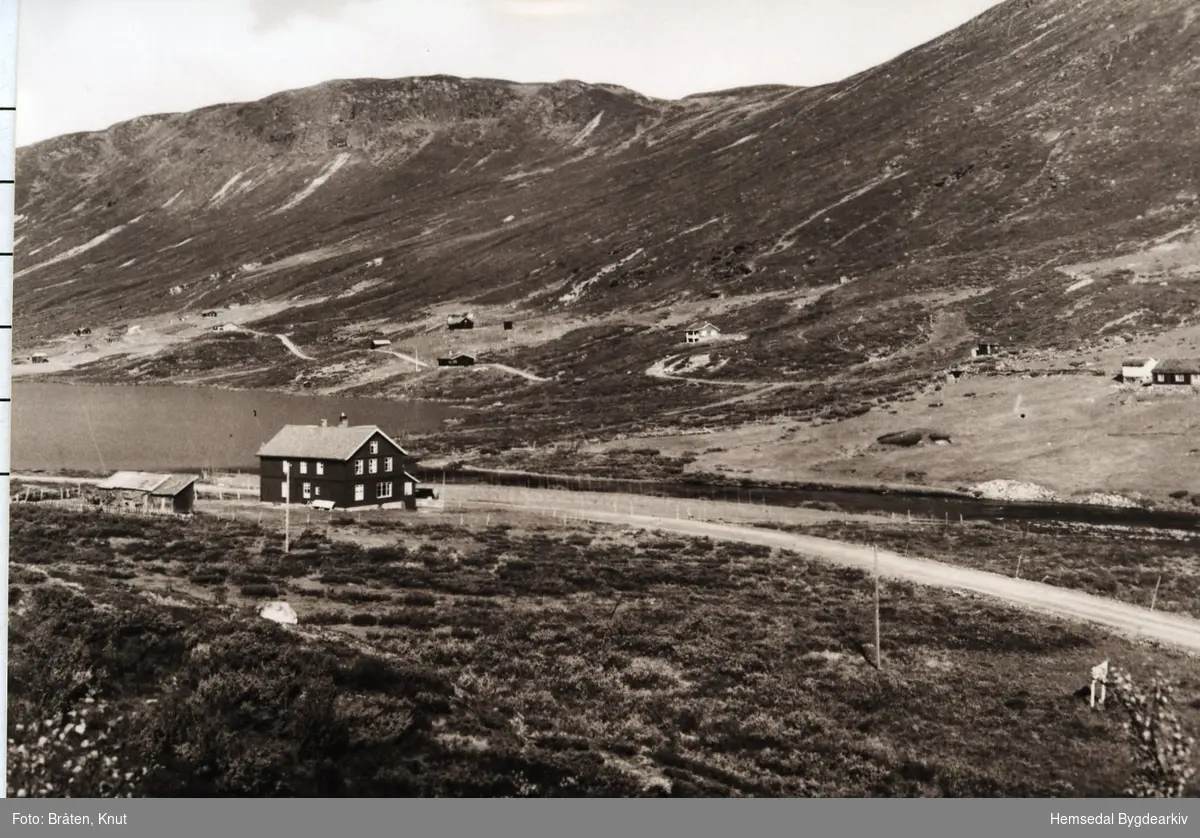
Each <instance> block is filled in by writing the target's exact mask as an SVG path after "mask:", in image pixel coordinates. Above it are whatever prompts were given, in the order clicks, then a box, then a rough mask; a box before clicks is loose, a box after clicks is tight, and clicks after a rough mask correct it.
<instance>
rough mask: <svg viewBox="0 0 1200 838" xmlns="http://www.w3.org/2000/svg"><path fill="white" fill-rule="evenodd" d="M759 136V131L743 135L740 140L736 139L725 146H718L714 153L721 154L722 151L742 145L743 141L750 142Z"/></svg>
mask: <svg viewBox="0 0 1200 838" xmlns="http://www.w3.org/2000/svg"><path fill="white" fill-rule="evenodd" d="M757 136H758V134H757V132H756V133H754V134H747V135H746V136H744V137H742V138H741V139H740V140H734V141H733V142H731V143H730V144H729V145H727V146H725V147H723V148H718V149H717V150H716V151H714V152H713V154H720V153H721V152H722V151H729V149H731V148H736V147H737V146H740V145H741V144H742V143H748V142H750V141H751V140H753V139H754V138H755V137H757Z"/></svg>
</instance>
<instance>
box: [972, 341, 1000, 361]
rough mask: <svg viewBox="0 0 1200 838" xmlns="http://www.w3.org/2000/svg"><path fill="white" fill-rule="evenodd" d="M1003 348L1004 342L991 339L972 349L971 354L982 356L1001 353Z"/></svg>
mask: <svg viewBox="0 0 1200 838" xmlns="http://www.w3.org/2000/svg"><path fill="white" fill-rule="evenodd" d="M1003 349H1004V346H1003V345H1002V344H999V343H996V342H995V341H990V340H989V341H984V342H982V343H980V344H978V345H976V347H975V348H974V349H973V350H972V351H971V354H972V355H974V356H975V357H976V358H980V357H983V356H984V355H999V354H1000V352H1001V351H1002V350H1003Z"/></svg>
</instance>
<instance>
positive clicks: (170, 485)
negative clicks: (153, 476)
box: [150, 474, 200, 498]
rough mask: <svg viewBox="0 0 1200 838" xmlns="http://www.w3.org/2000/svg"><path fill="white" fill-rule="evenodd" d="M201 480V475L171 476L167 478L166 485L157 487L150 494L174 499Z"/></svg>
mask: <svg viewBox="0 0 1200 838" xmlns="http://www.w3.org/2000/svg"><path fill="white" fill-rule="evenodd" d="M199 479H200V477H199V475H195V474H171V475H168V476H167V481H166V482H165V483H162V484H161V485H159V486H156V487H155V488H154V490H153V491H152V492H151V493H150V494H151V495H154V496H156V497H169V498H173V497H175V496H176V495H177V494H179V493H180V492H182V491H183V490H184V489H186V488H187V487H188V486H191V485H192V484H193V483H195V482H196V481H197V480H199Z"/></svg>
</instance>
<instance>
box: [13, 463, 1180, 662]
mask: <svg viewBox="0 0 1200 838" xmlns="http://www.w3.org/2000/svg"><path fill="white" fill-rule="evenodd" d="M14 479H28V480H34V481H37V482H47V483H58V482H62V483H68V482H69V483H90V482H93V481H91V480H79V479H77V478H63V477H50V476H45V477H43V476H40V475H27V476H21V475H14ZM197 488H198V489H201V490H202V491H207V493H209V494H211V493H215V491H216V487H208V486H197ZM440 491H441V493H443V498H444V503H445V507H444V508H445V510H446V511H451V510H457V511H462V510H465V509H471V508H474V509H479V508H481V507H486V506H491V507H493V508H501V509H513V510H523V511H530V510H536V511H538V512H540V513H541V514H544V515H552V516H555V517H563V518H574V519H577V520H586V521H594V522H597V523H606V524H616V525H622V526H630V527H636V528H641V529H650V530H658V531H661V532H672V533H678V534H680V535H688V536H696V537H708V538H712V539H716V540H720V541H737V542H741V543H744V544H761V545H765V546H768V547H775V548H779V549H782V550H791V551H794V552H797V553H801V554H804V555H806V556H811V557H814V558H817V559H822V560H824V561H829V562H834V563H836V564H841V565H846V566H849V567H857V568H862V569H866V570H870V569H871V567H872V566H873V563H874V559H875V554H874V552H873V551H872V550H871V549H870V548H868V547H862V546H858V545H854V544H847V543H844V542H840V541H834V540H832V539H827V538H818V537H816V536H805V535H794V534H791V533H785V532H780V531H777V530H769V529H759V528H757V527H753V526H741V525H737V524H728V523H724V522H723V521H712V520H702V519H700V518H694V517H692V516H693V515H700V516H704V517H708V518H714V517H718V516H720V517H722V518H731V517H736V518H738V519H741V520H745V521H748V522H751V521H763V522H770V521H775V520H778V521H780V522H781V523H800V522H802V521H808V522H810V523H815V522H818V521H822V520H830V519H843V520H844V519H854V518H860V517H867V516H857V515H847V514H845V513H834V512H825V511H820V510H812V509H782V508H778V507H770V506H765V507H764V506H760V505H757V504H751V503H745V504H732V503H713V502H708V501H686V500H676V499H669V498H656V497H635V496H632V495H616V494H606V493H586V492H584V493H575V492H564V491H556V490H548V489H546V490H542V489H535V490H523V489H509V488H498V487H491V486H485V485H475V484H465V485H463V484H459V485H450V486H445V487H440ZM223 493H228V494H229V495H237V496H238V497H240V493H238V492H237V491H236V490H230V489H226V490H224V492H223ZM231 502H232V501H231ZM626 504H628V509H629V510H630V511H628V512H625V511H622V510H623V509H625V508H626ZM255 506H257V504H255ZM672 509H674V510H675V514H676V516H677V517H669V512H670V510H672ZM635 510H642V511H643V512H646V511H650V512H657V513H660V514H638V513H637V512H636V511H635ZM661 513H668V514H661ZM878 557H879V572H880V575H881V576H883V577H885V578H893V579H904V580H906V581H909V582H912V583H914V584H918V585H927V586H930V587H938V588H951V589H955V590H961V591H969V592H971V593H975V594H980V595H983V596H988V597H993V598H996V599H1000V600H1003V601H1005V602H1008V603H1011V604H1013V605H1018V606H1022V607H1025V608H1030V609H1032V610H1035V611H1040V612H1043V613H1045V614H1049V615H1052V616H1055V617H1059V618H1062V619H1067V620H1074V621H1080V622H1086V623H1093V624H1095V625H1099V626H1103V627H1105V628H1107V629H1109V630H1112V631H1114V632H1116V633H1118V634H1122V635H1125V636H1127V637H1132V638H1140V639H1144V640H1154V641H1158V642H1160V643H1164V644H1167V645H1171V646H1176V647H1178V648H1181V649H1185V650H1187V651H1189V652H1192V653H1194V654H1200V620H1193V619H1191V618H1188V617H1181V616H1176V615H1173V614H1168V613H1163V612H1155V611H1150V610H1148V609H1146V608H1139V607H1137V606H1134V605H1127V604H1125V603H1122V602H1118V601H1117V600H1113V599H1107V598H1104V597H1098V596H1092V595H1091V594H1085V593H1081V592H1078V591H1072V590H1069V589H1067V588H1059V587H1055V586H1052V585H1043V584H1041V583H1039V582H1031V581H1028V580H1024V579H1013V578H1011V577H1007V576H1000V575H998V574H995V573H987V572H985V571H981V570H972V569H970V568H964V567H957V566H955V565H950V564H945V563H942V562H935V561H931V560H928V559H922V558H917V557H912V556H901V555H898V554H896V553H893V552H890V551H887V550H880V551H879V554H878Z"/></svg>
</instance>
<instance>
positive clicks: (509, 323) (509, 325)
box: [504, 320, 513, 332]
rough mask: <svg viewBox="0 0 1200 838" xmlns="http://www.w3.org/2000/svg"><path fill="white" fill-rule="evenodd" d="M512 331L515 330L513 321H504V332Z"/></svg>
mask: <svg viewBox="0 0 1200 838" xmlns="http://www.w3.org/2000/svg"><path fill="white" fill-rule="evenodd" d="M512 329H513V321H511V320H505V321H504V331H506V332H511V331H512Z"/></svg>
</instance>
